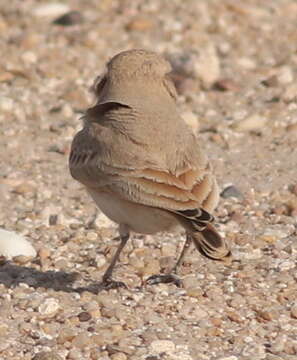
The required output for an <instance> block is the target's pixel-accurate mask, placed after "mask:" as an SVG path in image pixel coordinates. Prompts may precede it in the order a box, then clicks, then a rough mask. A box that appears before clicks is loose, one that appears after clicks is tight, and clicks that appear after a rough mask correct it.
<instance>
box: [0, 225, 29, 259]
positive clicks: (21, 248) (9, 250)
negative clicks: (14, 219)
mask: <svg viewBox="0 0 297 360" xmlns="http://www.w3.org/2000/svg"><path fill="white" fill-rule="evenodd" d="M1 255H2V256H5V257H6V258H8V259H11V258H13V257H15V256H21V255H22V256H28V257H35V256H36V250H35V249H34V248H33V246H32V245H31V244H30V243H29V241H28V240H26V239H25V238H24V237H23V236H21V235H18V234H16V233H14V232H12V231H7V230H4V229H0V256H1Z"/></svg>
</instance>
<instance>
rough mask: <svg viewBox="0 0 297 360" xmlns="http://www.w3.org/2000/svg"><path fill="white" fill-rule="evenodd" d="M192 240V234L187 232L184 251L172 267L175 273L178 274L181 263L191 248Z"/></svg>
mask: <svg viewBox="0 0 297 360" xmlns="http://www.w3.org/2000/svg"><path fill="white" fill-rule="evenodd" d="M191 242H192V238H191V235H190V234H188V233H186V241H185V243H184V247H183V249H182V252H181V253H180V256H179V258H178V259H177V262H176V264H175V265H174V267H173V268H172V270H171V272H172V273H173V274H176V273H177V270H178V268H179V266H180V264H181V263H182V261H183V259H184V257H185V255H186V253H187V252H188V250H189V248H190V245H191Z"/></svg>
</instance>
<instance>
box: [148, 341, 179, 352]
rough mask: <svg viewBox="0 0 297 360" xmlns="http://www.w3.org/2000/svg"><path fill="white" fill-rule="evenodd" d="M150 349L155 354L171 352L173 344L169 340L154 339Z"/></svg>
mask: <svg viewBox="0 0 297 360" xmlns="http://www.w3.org/2000/svg"><path fill="white" fill-rule="evenodd" d="M150 348H151V351H152V352H153V353H156V354H161V353H164V352H165V353H172V352H174V351H175V345H174V343H173V342H172V341H170V340H154V341H153V342H152V343H151V345H150Z"/></svg>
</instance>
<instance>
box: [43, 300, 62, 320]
mask: <svg viewBox="0 0 297 360" xmlns="http://www.w3.org/2000/svg"><path fill="white" fill-rule="evenodd" d="M59 308H60V305H59V302H58V301H57V299H54V298H48V299H46V300H45V301H44V302H43V303H42V304H41V305H40V306H39V308H38V310H39V312H40V314H41V315H47V316H50V315H54V314H56V312H57V311H58V310H59Z"/></svg>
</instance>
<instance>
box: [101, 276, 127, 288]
mask: <svg viewBox="0 0 297 360" xmlns="http://www.w3.org/2000/svg"><path fill="white" fill-rule="evenodd" d="M100 285H101V286H102V290H111V289H118V288H125V289H127V285H126V284H125V283H124V282H122V281H116V280H113V279H111V278H107V279H103V280H102V283H101V284H100Z"/></svg>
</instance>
